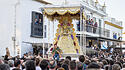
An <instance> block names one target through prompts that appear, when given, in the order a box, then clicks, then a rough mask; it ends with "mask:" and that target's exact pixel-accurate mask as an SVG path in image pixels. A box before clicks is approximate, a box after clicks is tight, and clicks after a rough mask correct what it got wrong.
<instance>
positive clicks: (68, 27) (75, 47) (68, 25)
mask: <svg viewBox="0 0 125 70" xmlns="http://www.w3.org/2000/svg"><path fill="white" fill-rule="evenodd" d="M80 9H81V8H80V7H68V8H67V7H63V8H60V7H53V8H50V7H49V8H43V13H44V15H45V16H47V18H48V19H49V20H51V21H53V20H54V19H56V20H58V21H59V24H58V28H57V30H56V31H57V32H56V34H55V35H56V38H54V43H53V44H57V46H58V47H59V48H60V49H61V50H62V53H63V54H82V52H81V50H80V46H79V43H78V39H77V37H76V33H75V32H74V31H75V29H74V28H73V24H72V20H74V19H75V20H80ZM82 17H83V18H84V19H86V18H85V16H84V13H83V11H82Z"/></svg>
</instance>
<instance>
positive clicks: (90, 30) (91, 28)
mask: <svg viewBox="0 0 125 70" xmlns="http://www.w3.org/2000/svg"><path fill="white" fill-rule="evenodd" d="M86 32H88V33H92V34H98V35H100V36H105V37H110V30H108V29H105V28H101V27H95V26H93V25H89V24H87V25H86Z"/></svg>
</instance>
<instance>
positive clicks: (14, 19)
mask: <svg viewBox="0 0 125 70" xmlns="http://www.w3.org/2000/svg"><path fill="white" fill-rule="evenodd" d="M59 1H60V0H58V1H55V2H52V4H54V5H58V4H59V5H64V4H67V5H70V3H69V1H70V0H67V1H66V2H65V1H62V2H59ZM49 3H51V1H49V0H46V1H43V0H36V1H35V0H11V1H10V0H4V1H0V5H1V6H0V9H1V11H0V15H2V17H0V21H1V23H0V28H1V29H0V49H1V51H0V53H2V54H0V56H4V55H5V53H6V48H7V47H8V48H9V51H10V54H11V56H16V55H17V54H20V55H23V54H24V53H28V52H33V48H34V49H40V47H42V46H45V47H50V44H53V39H54V37H55V33H56V29H57V25H58V21H54V22H51V21H49V20H48V19H47V18H46V17H44V16H43V19H45V20H43V23H45V24H44V27H45V28H44V29H45V32H44V33H43V34H44V36H45V37H44V38H42V37H39V36H37V37H32V35H31V34H32V32H31V31H32V28H31V26H32V20H33V17H34V16H33V12H35V13H37V14H42V11H41V8H42V7H45V6H46V5H47V4H49ZM60 3H61V4H60ZM72 4H74V5H77V4H79V5H81V6H84V12H85V14H86V16H87V19H88V20H89V19H90V20H91V19H93V20H94V23H95V22H97V28H96V32H93V31H85V34H86V37H87V40H86V41H87V44H86V45H87V46H88V45H89V41H90V40H91V41H94V44H96V46H97V45H98V41H99V40H100V37H106V38H109V39H112V30H115V31H117V33H118V32H119V31H120V32H119V33H118V35H119V36H121V33H122V31H121V29H119V28H115V27H113V26H110V25H108V24H105V22H104V21H108V22H110V20H107V19H105V17H106V16H107V14H106V7H105V6H101V5H100V4H99V3H98V2H97V1H93V0H79V1H78V0H73V2H72ZM35 17H36V18H37V16H35ZM78 22H79V21H74V22H73V24H74V27H75V30H76V33H77V36H78V38H79V36H80V35H81V33H82V32H80V31H79V28H78ZM54 23H55V24H54ZM76 23H77V24H76ZM111 23H112V22H111ZM112 24H115V25H117V23H112ZM120 24H121V23H120ZM89 27H91V28H92V30H93V29H94V27H93V26H89ZM110 27H112V29H110ZM120 27H122V24H121V25H120ZM50 28H51V29H50ZM106 29H108V31H106ZM101 30H102V31H101ZM109 31H110V32H109ZM100 32H103V33H100ZM105 33H107V34H109V33H110V35H108V36H107V35H106V34H105ZM14 39H16V40H14ZM79 40H80V38H79ZM43 43H45V44H44V45H43ZM14 45H15V46H14ZM35 47H38V48H35Z"/></svg>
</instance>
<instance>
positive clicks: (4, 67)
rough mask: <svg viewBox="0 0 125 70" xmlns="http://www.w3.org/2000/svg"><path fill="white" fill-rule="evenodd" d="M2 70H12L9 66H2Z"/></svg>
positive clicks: (0, 66)
mask: <svg viewBox="0 0 125 70" xmlns="http://www.w3.org/2000/svg"><path fill="white" fill-rule="evenodd" d="M0 70H10V67H9V65H8V64H0Z"/></svg>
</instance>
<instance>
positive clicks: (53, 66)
mask: <svg viewBox="0 0 125 70" xmlns="http://www.w3.org/2000/svg"><path fill="white" fill-rule="evenodd" d="M48 65H49V70H56V68H57V62H56V61H55V60H50V61H49V63H48Z"/></svg>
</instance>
